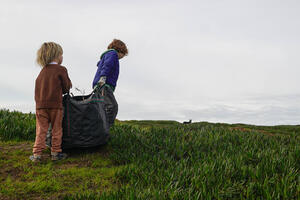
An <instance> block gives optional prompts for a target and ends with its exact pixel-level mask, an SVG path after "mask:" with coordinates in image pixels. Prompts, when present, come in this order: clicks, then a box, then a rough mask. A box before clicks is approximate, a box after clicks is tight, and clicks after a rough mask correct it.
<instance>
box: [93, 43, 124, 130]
mask: <svg viewBox="0 0 300 200" xmlns="http://www.w3.org/2000/svg"><path fill="white" fill-rule="evenodd" d="M127 55H128V49H127V47H126V44H125V43H124V42H122V41H121V40H117V39H114V40H113V41H112V42H111V43H110V44H109V45H108V47H107V51H105V52H104V53H102V55H101V56H100V60H99V62H98V63H97V66H98V69H97V72H96V74H95V77H94V81H93V88H95V87H96V86H100V87H101V86H103V85H105V86H107V87H105V90H104V91H105V94H103V95H104V98H105V100H104V102H105V104H106V105H105V110H106V114H107V116H108V121H109V124H110V126H111V125H112V124H113V123H114V120H115V118H116V116H117V113H118V103H117V101H116V99H115V97H114V95H113V92H114V91H115V88H116V86H117V81H118V77H119V59H122V58H123V57H124V56H127Z"/></svg>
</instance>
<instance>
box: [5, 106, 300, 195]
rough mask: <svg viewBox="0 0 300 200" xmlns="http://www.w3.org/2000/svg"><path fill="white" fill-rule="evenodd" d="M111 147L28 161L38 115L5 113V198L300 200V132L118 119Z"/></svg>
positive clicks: (299, 128) (285, 128)
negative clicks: (55, 160) (60, 159)
mask: <svg viewBox="0 0 300 200" xmlns="http://www.w3.org/2000/svg"><path fill="white" fill-rule="evenodd" d="M111 136H112V137H111V140H110V141H109V143H108V144H107V145H105V146H102V147H98V148H93V149H78V150H73V151H71V152H69V154H70V158H68V159H67V160H64V161H61V162H51V161H50V158H49V151H50V150H49V149H47V150H46V151H45V152H44V154H43V161H42V162H41V163H31V161H30V160H29V159H28V157H29V155H30V154H31V151H32V145H33V142H34V137H35V116H34V114H23V113H20V112H9V111H8V110H1V111H0V199H299V197H300V184H299V182H300V126H251V125H245V124H221V123H217V124H214V123H208V122H199V123H193V124H190V125H183V124H180V123H178V122H175V121H117V122H116V124H115V125H114V126H113V127H112V128H111Z"/></svg>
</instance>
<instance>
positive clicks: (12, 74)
mask: <svg viewBox="0 0 300 200" xmlns="http://www.w3.org/2000/svg"><path fill="white" fill-rule="evenodd" d="M299 10H300V1H297V0H295V1H293V0H285V1H283V0H282V1H279V0H235V1H234V0H226V1H222V0H209V1H208V0H207V1H204V0H198V1H189V0H182V1H176V0H166V1H163V0H161V1H138V0H128V1H121V0H116V1H107V0H105V1H104V0H103V1H102V0H97V1H96V0H94V1H93V0H85V1H79V0H78V1H76V0H72V1H71V0H66V1H61V0H51V1H50V0H49V1H42V0H36V1H34V0H26V1H14V0H0V29H1V31H0V34H1V37H0V55H1V57H0V58H1V59H0V70H1V73H0V90H1V96H0V106H1V108H9V109H11V110H20V111H23V112H30V111H32V112H34V111H35V102H34V82H35V79H36V77H37V75H38V73H39V71H40V68H39V67H38V66H37V64H36V63H35V59H36V51H37V50H38V48H39V47H40V45H41V44H42V43H43V42H45V41H54V42H57V43H59V44H61V46H62V47H63V50H64V62H63V65H64V66H66V67H67V68H68V72H69V76H70V78H71V80H72V82H73V86H76V87H78V88H80V89H81V90H85V94H88V93H90V92H91V90H92V88H91V85H92V81H93V77H94V74H95V72H96V70H97V68H96V64H97V62H98V60H99V57H100V54H101V53H102V52H103V51H104V50H106V48H107V46H108V44H109V43H110V42H111V41H112V39H114V38H117V39H121V40H123V41H124V42H125V43H126V44H127V46H128V49H129V55H128V56H127V57H125V58H123V59H122V60H120V76H119V80H118V86H117V89H116V92H115V96H116V98H117V100H118V103H119V113H118V118H119V119H121V120H133V119H153V120H159V119H163V120H178V121H183V120H188V119H192V120H193V121H210V122H227V123H250V124H262V125H277V124H300V122H299V120H300V104H299V103H300V88H299V86H300V78H299V75H300V58H299V52H300V51H299V50H300V37H299V35H300V12H299ZM72 91H73V93H74V94H79V93H78V92H76V91H74V90H72Z"/></svg>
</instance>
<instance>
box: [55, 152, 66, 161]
mask: <svg viewBox="0 0 300 200" xmlns="http://www.w3.org/2000/svg"><path fill="white" fill-rule="evenodd" d="M67 157H68V155H67V154H66V153H61V152H59V153H53V152H51V160H53V161H57V160H63V159H66V158H67Z"/></svg>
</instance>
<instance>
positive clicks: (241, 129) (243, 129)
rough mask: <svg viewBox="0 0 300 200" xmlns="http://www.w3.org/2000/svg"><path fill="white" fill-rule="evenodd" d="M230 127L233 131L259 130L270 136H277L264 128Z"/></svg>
mask: <svg viewBox="0 0 300 200" xmlns="http://www.w3.org/2000/svg"><path fill="white" fill-rule="evenodd" d="M229 129H230V130H231V131H241V132H251V131H256V132H259V133H262V134H265V135H268V136H275V134H273V133H270V132H267V131H264V130H255V129H254V130H251V129H247V128H243V127H230V128H229Z"/></svg>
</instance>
